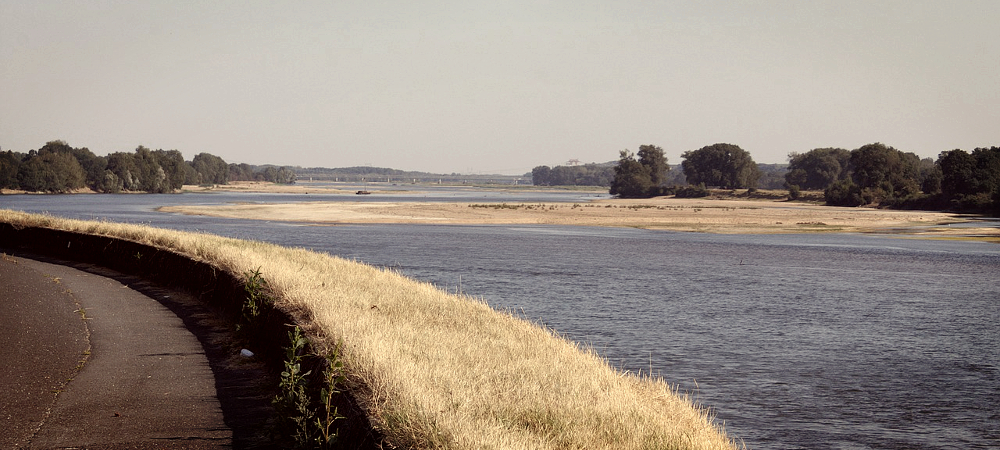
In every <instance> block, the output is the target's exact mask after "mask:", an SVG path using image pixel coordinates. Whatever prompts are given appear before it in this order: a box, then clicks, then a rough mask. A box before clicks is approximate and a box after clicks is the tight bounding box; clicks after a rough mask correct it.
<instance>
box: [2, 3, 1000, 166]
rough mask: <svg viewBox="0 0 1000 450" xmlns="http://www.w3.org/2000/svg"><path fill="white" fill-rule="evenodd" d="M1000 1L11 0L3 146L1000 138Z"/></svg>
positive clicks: (568, 151) (355, 153) (311, 153)
mask: <svg viewBox="0 0 1000 450" xmlns="http://www.w3.org/2000/svg"><path fill="white" fill-rule="evenodd" d="M998 24H1000V1H997V0H982V1H955V0H949V1H917V0H904V1H870V0H865V1H810V0H801V1H723V2H708V1H696V2H695V1H677V2H656V1H622V0H617V1H611V0H607V1H586V0H551V1H544V0H536V1H523V2H522V1H483V2H480V1H475V0H457V1H427V2H424V1H415V2H412V1H393V2H386V1H371V0H368V1H354V2H346V1H333V0H325V1H313V2H308V1H287V2H281V1H246V0H240V1H207V2H206V1H179V0H169V1H96V0H95V1H83V0H81V1H29V0H23V1H22V0H0V147H2V148H3V149H4V150H15V151H21V152H26V151H28V150H30V149H37V148H39V147H41V146H42V145H44V144H45V142H47V141H50V140H55V139H63V140H65V141H67V142H69V144H70V145H72V146H74V147H88V148H90V149H91V150H92V151H94V153H96V154H98V155H104V154H107V153H110V152H115V151H129V152H131V151H133V150H134V149H135V148H136V146H138V145H145V146H147V147H150V148H152V149H177V150H180V151H181V152H182V153H183V154H184V156H185V158H187V159H191V158H192V157H193V156H194V155H195V154H197V153H200V152H208V153H212V154H215V155H219V156H221V157H223V158H224V159H225V160H226V161H228V162H246V163H251V164H268V163H270V164H283V165H301V166H324V167H344V166H353V165H374V166H380V167H393V168H397V169H404V170H422V171H430V172H445V173H450V172H462V173H510V174H519V173H525V172H528V171H530V170H531V168H532V167H534V166H537V165H543V164H544V165H559V164H565V163H566V161H567V160H569V159H579V160H581V161H583V162H604V161H610V160H614V159H617V157H618V151H619V150H622V149H630V150H632V151H635V150H637V149H638V147H639V145H642V144H655V145H659V146H661V147H663V149H664V150H665V151H666V154H667V156H668V158H669V160H670V163H671V164H677V163H680V161H681V159H680V154H681V153H682V152H684V151H687V150H694V149H698V148H701V147H703V146H705V145H710V144H714V143H717V142H728V143H733V144H737V145H739V146H741V147H742V148H743V149H744V150H747V151H748V152H750V153H751V155H753V157H754V159H755V160H756V161H757V162H766V163H775V162H785V161H786V157H787V155H788V153H789V152H805V151H808V150H811V149H813V148H818V147H842V148H846V149H849V150H850V149H854V148H857V147H860V146H861V145H864V144H867V143H872V142H882V143H885V144H887V145H891V146H894V147H896V148H897V149H900V150H903V151H907V152H915V153H917V154H918V155H920V156H921V157H928V156H930V157H935V158H936V157H937V155H938V153H939V152H941V151H943V150H950V149H954V148H963V149H966V150H972V149H973V148H975V147H982V146H991V145H994V146H995V145H1000V26H998Z"/></svg>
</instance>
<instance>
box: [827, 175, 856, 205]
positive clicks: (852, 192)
mask: <svg viewBox="0 0 1000 450" xmlns="http://www.w3.org/2000/svg"><path fill="white" fill-rule="evenodd" d="M823 196H824V197H825V198H826V204H827V205H831V206H861V205H863V204H864V202H863V200H862V198H861V188H859V187H858V185H856V184H854V182H853V181H851V180H849V179H847V180H841V181H838V182H836V183H833V184H832V185H830V187H828V188H826V190H825V191H823Z"/></svg>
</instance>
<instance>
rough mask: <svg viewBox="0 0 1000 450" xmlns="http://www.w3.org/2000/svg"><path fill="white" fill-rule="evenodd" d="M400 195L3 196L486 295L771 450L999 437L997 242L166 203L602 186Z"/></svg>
mask: <svg viewBox="0 0 1000 450" xmlns="http://www.w3.org/2000/svg"><path fill="white" fill-rule="evenodd" d="M594 196H595V194H580V193H571V192H567V193H517V194H509V193H498V192H493V191H479V190H475V189H463V190H454V189H451V190H449V189H444V188H442V189H438V190H433V191H430V193H428V192H421V193H411V194H397V195H394V196H384V197H383V196H379V195H372V196H364V198H359V197H358V196H317V195H293V194H272V195H257V194H235V193H228V194H183V195H118V196H111V195H76V196H38V195H17V196H13V195H8V196H0V208H8V209H15V210H24V211H29V212H48V213H51V214H54V215H58V216H65V217H73V218H84V219H94V218H97V219H107V220H114V221H123V222H135V223H145V224H150V225H153V226H158V227H165V228H176V229H183V230H195V231H206V232H211V233H215V234H221V235H226V236H233V237H239V238H245V239H255V240H262V241H270V242H275V243H278V244H282V245H289V246H297V247H305V248H310V249H313V250H317V251H322V252H328V253H331V254H334V255H339V256H342V257H345V258H349V259H357V260H360V261H363V262H366V263H369V264H373V265H377V266H386V267H392V268H395V269H397V270H399V271H401V272H402V273H404V274H406V275H409V276H412V277H414V278H417V279H420V280H424V281H428V282H431V283H434V284H436V285H438V286H439V287H441V288H442V289H445V290H449V291H452V292H456V291H461V292H463V293H465V294H469V295H472V296H476V297H481V298H484V299H485V300H486V301H487V302H489V304H491V305H493V306H494V307H495V308H498V309H506V310H513V311H515V312H516V313H517V314H519V315H521V316H523V317H525V318H526V319H528V320H532V321H537V322H540V323H543V324H545V325H546V326H549V327H551V328H553V329H555V330H556V331H558V332H559V333H562V334H564V335H566V336H567V337H569V338H570V339H573V340H576V341H578V342H582V343H585V344H588V345H592V346H594V347H595V348H596V349H597V350H598V351H599V352H600V353H602V354H603V355H605V356H606V357H607V358H608V360H609V362H610V363H611V364H612V365H614V366H616V367H621V368H623V369H625V370H629V371H633V372H637V371H641V372H642V373H650V372H652V373H653V374H654V375H658V376H662V377H663V378H664V379H666V380H667V381H668V382H670V383H671V384H675V385H677V386H678V387H679V388H680V390H681V391H682V392H688V393H690V394H691V395H692V396H694V397H695V398H696V399H697V400H698V401H699V402H701V403H702V404H705V405H707V406H709V407H711V408H712V409H713V411H714V412H715V414H716V417H717V420H719V421H720V422H724V423H725V426H726V429H727V430H728V431H729V432H730V433H731V434H732V435H733V436H735V437H737V438H739V439H742V440H743V441H745V443H746V444H747V446H748V447H750V448H759V449H765V448H766V449H866V448H871V449H904V448H905V449H913V448H927V449H931V448H956V449H958V448H983V449H985V448H1000V407H998V405H1000V246H997V245H995V244H988V243H982V242H966V241H940V240H924V239H901V238H894V237H888V236H869V235H860V234H810V235H804V234H803V235H711V234H700V233H675V232H665V231H647V230H637V229H615V228H588V227H569V226H440V225H438V226H435V225H337V226H312V225H301V224H286V223H280V222H263V221H240V220H227V219H216V218H205V217H190V216H182V215H176V214H163V213H157V212H155V211H153V210H154V208H155V207H157V206H161V205H168V204H184V203H196V204H218V203H225V202H231V201H315V200H337V201H386V200H391V201H400V200H405V199H413V200H420V201H435V200H441V201H455V200H462V201H509V202H514V201H526V202H534V201H568V202H579V201H586V200H587V199H588V198H592V197H594Z"/></svg>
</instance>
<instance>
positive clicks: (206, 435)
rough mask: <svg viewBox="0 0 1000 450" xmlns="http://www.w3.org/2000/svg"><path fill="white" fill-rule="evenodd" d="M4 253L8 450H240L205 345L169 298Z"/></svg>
mask: <svg viewBox="0 0 1000 450" xmlns="http://www.w3.org/2000/svg"><path fill="white" fill-rule="evenodd" d="M0 256H2V258H0V324H2V325H0V351H3V352H5V353H6V354H4V355H3V356H2V358H3V363H2V364H0V386H4V388H3V389H0V420H2V421H3V426H2V427H0V428H2V429H3V431H4V432H3V433H0V448H33V449H34V448H67V447H70V448H92V449H118V448H232V446H233V429H232V427H231V426H229V425H227V423H226V420H225V418H224V417H223V406H222V404H221V403H220V400H219V395H218V394H217V380H216V377H215V376H214V374H213V370H212V367H211V366H210V363H209V359H208V357H207V356H206V352H205V349H204V347H203V345H202V343H201V342H199V340H198V338H196V337H195V335H193V334H192V333H191V331H189V330H188V328H186V327H185V323H184V321H183V320H182V319H181V318H179V317H178V316H177V315H176V314H174V312H171V310H170V309H168V308H167V307H166V306H164V304H162V303H161V302H162V301H164V300H165V298H161V299H158V300H159V301H158V300H154V299H153V298H151V297H150V296H148V295H145V294H143V293H142V292H139V291H137V290H134V289H132V288H130V286H128V285H125V284H123V283H122V282H120V281H118V280H116V279H113V278H109V277H105V276H100V275H97V274H94V273H91V272H86V271H81V270H78V269H76V268H73V267H69V266H67V265H61V264H51V263H47V262H43V261H39V260H34V259H27V258H24V257H20V256H17V257H11V256H8V255H6V254H3V255H0ZM157 295H161V296H163V297H169V293H166V291H162V292H159V293H158V294H157ZM230 422H231V421H230Z"/></svg>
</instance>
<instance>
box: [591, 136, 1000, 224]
mask: <svg viewBox="0 0 1000 450" xmlns="http://www.w3.org/2000/svg"><path fill="white" fill-rule="evenodd" d="M681 157H682V158H684V161H683V162H682V163H681V165H680V166H681V169H682V171H683V174H684V183H683V184H680V183H676V182H674V183H671V182H669V181H668V180H671V179H672V180H676V178H671V177H669V176H668V173H669V172H670V166H669V165H668V164H667V158H666V156H664V155H663V150H662V149H661V148H660V147H657V146H655V145H643V146H640V147H639V152H638V153H636V154H632V153H631V152H630V151H628V150H622V151H621V152H620V153H619V160H618V163H617V164H616V165H615V166H614V167H613V171H614V176H613V178H612V180H611V184H610V190H609V192H610V193H611V194H612V195H617V196H619V197H632V198H637V197H639V198H641V197H653V196H658V195H678V196H699V195H707V194H708V190H707V188H706V186H707V187H719V188H723V189H756V188H757V187H758V186H759V185H761V184H763V185H764V187H766V188H768V189H774V188H778V187H783V188H786V189H788V191H789V197H790V198H792V199H795V198H797V197H798V196H799V194H800V192H801V190H803V189H805V190H823V191H824V196H825V199H826V203H827V204H829V205H837V206H862V205H870V206H877V207H897V208H922V209H949V210H963V211H990V210H993V211H996V210H1000V147H990V148H977V149H975V150H973V151H972V152H971V153H969V152H966V151H964V150H961V149H957V150H950V151H945V152H942V153H941V154H940V155H939V157H938V159H937V160H936V161H935V160H933V159H931V158H924V159H921V158H920V157H918V156H917V155H916V154H915V153H904V152H902V151H899V150H897V149H895V148H892V147H889V146H886V145H884V144H881V143H873V144H868V145H865V146H862V147H860V148H858V149H855V150H851V151H848V150H845V149H840V148H817V149H814V150H811V151H809V152H806V153H801V154H800V153H792V154H790V155H789V157H788V159H789V164H788V166H787V167H782V166H781V165H764V164H757V163H755V162H754V161H753V158H752V157H751V156H750V154H749V153H748V152H746V151H745V150H743V149H741V148H740V147H739V146H737V145H733V144H726V143H719V144H713V145H709V146H705V147H702V148H701V149H698V150H691V151H687V152H684V153H683V154H682V155H681ZM782 169H784V176H783V177H781V176H780V174H781V171H782ZM782 178H783V180H782ZM684 185H687V186H684Z"/></svg>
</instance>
